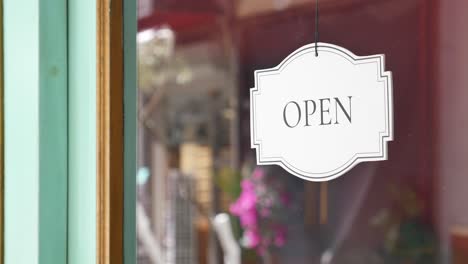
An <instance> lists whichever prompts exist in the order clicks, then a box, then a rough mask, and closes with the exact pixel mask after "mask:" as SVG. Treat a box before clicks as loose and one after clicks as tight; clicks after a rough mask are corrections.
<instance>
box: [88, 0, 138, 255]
mask: <svg viewBox="0 0 468 264" xmlns="http://www.w3.org/2000/svg"><path fill="white" fill-rule="evenodd" d="M133 2H134V1H124V0H97V1H96V3H97V7H96V13H97V14H96V19H97V20H96V26H97V30H96V33H97V38H96V41H97V43H96V45H97V46H96V47H97V49H96V52H97V54H96V56H97V57H96V63H97V67H96V71H97V72H96V77H97V78H96V82H97V86H96V92H97V94H96V95H97V97H96V100H97V107H96V115H97V118H96V120H97V124H96V125H97V126H96V128H97V140H96V148H97V149H96V151H97V152H96V153H97V156H96V158H97V164H96V165H97V167H96V170H97V174H96V177H97V183H96V184H97V185H96V188H97V190H96V191H97V194H96V202H97V207H96V210H97V212H96V219H97V220H96V221H97V223H96V228H97V230H96V231H97V232H96V239H97V241H96V246H97V249H96V250H97V252H96V263H98V264H124V263H125V264H133V263H135V262H136V242H135V241H136V234H135V229H136V226H135V206H136V198H135V192H136V180H135V174H136V168H135V166H136V149H135V146H136V24H137V17H136V2H135V3H133ZM124 50H125V52H124Z"/></svg>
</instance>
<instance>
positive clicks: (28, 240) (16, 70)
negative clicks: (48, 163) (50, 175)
mask: <svg viewBox="0 0 468 264" xmlns="http://www.w3.org/2000/svg"><path fill="white" fill-rule="evenodd" d="M38 10H39V5H38V2H37V1H34V0H25V1H21V2H20V1H15V0H5V1H4V22H3V23H4V41H5V42H4V49H5V50H4V64H5V84H4V89H5V90H4V93H5V95H4V96H5V103H4V105H5V263H6V264H23V263H24V264H31V263H37V260H38V256H39V246H38V241H39V236H38V230H39V223H38V214H39V203H38V198H39V197H38V193H39V115H38V111H39V100H38V97H39V86H38V84H39V71H38V69H37V68H38V65H39V50H38V47H39V26H38V23H39V12H38ZM18 62H23V63H18ZM25 253H27V254H25Z"/></svg>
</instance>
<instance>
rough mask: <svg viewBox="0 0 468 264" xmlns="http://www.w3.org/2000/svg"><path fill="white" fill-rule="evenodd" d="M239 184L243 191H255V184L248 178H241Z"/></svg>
mask: <svg viewBox="0 0 468 264" xmlns="http://www.w3.org/2000/svg"><path fill="white" fill-rule="evenodd" d="M241 186H242V190H243V191H255V184H254V183H253V182H252V181H251V180H249V179H244V180H242V182H241Z"/></svg>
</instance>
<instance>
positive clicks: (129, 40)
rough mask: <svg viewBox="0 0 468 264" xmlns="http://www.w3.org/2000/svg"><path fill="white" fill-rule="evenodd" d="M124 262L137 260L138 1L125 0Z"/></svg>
mask: <svg viewBox="0 0 468 264" xmlns="http://www.w3.org/2000/svg"><path fill="white" fill-rule="evenodd" d="M123 10H124V52H125V53H124V89H125V90H124V113H125V124H124V136H125V143H124V144H125V145H124V151H125V153H124V159H125V160H124V162H125V166H124V177H125V179H124V263H125V264H135V263H136V232H135V229H136V219H135V217H136V216H135V214H136V209H135V207H136V180H135V179H136V177H135V175H136V129H137V124H136V117H137V104H136V102H137V96H136V88H137V81H136V80H137V76H136V74H137V73H136V67H137V66H136V31H137V11H136V1H132V0H124V6H123Z"/></svg>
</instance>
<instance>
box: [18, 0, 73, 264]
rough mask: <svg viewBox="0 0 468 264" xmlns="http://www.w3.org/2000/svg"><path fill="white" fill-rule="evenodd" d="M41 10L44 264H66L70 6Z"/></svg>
mask: <svg viewBox="0 0 468 264" xmlns="http://www.w3.org/2000/svg"><path fill="white" fill-rule="evenodd" d="M39 10H40V16H39V26H40V36H39V51H40V54H39V65H40V66H39V68H40V69H39V84H40V91H39V112H40V117H39V135H40V142H39V161H40V164H39V173H40V179H39V188H40V190H39V201H40V205H39V223H40V229H39V242H40V243H39V263H41V264H64V263H66V261H67V195H68V193H67V188H68V186H67V180H68V158H67V154H68V150H67V148H68V140H67V134H68V131H67V118H68V114H67V112H68V111H67V108H68V105H67V104H68V98H67V96H68V87H67V86H68V83H67V74H68V72H67V6H66V1H63V0H41V1H39ZM15 263H17V262H15Z"/></svg>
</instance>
